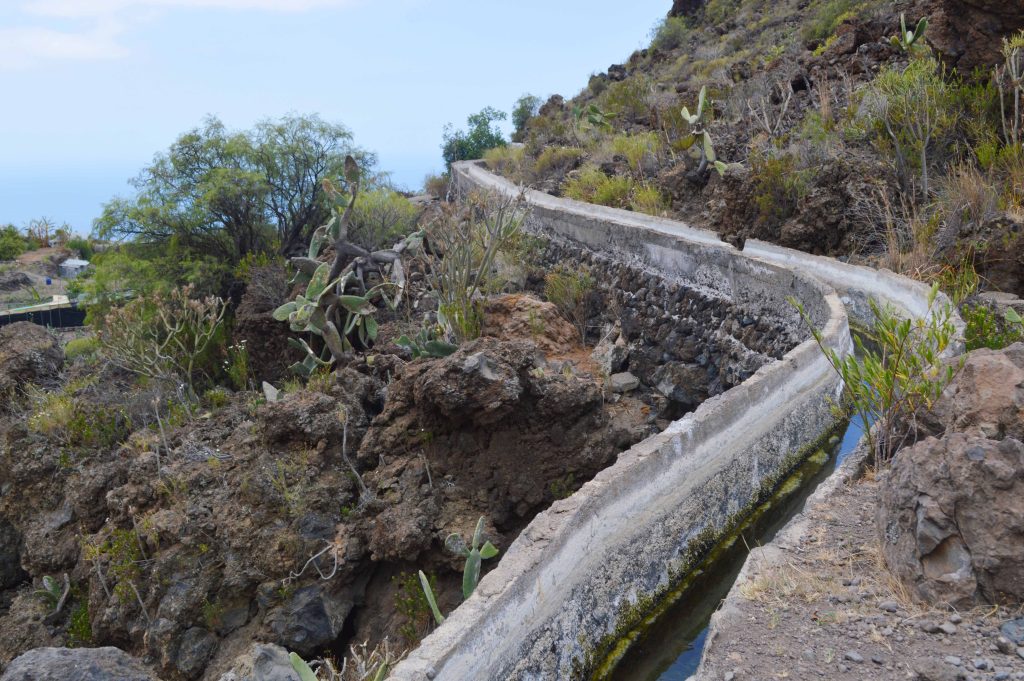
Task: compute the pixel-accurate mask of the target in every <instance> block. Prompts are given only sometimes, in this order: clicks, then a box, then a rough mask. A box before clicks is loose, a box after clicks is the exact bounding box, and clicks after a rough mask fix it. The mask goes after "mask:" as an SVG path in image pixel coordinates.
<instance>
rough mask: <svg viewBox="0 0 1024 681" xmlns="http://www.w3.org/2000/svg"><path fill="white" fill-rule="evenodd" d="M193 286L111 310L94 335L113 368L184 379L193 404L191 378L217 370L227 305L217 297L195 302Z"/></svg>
mask: <svg viewBox="0 0 1024 681" xmlns="http://www.w3.org/2000/svg"><path fill="white" fill-rule="evenodd" d="M191 294H192V289H191V287H187V286H186V287H185V288H181V289H174V290H172V291H171V292H170V293H169V294H161V293H153V294H151V295H150V296H146V297H140V298H136V299H134V300H132V301H130V302H128V303H127V304H126V305H124V306H122V307H117V308H112V309H111V310H110V311H109V312H107V314H106V315H105V316H104V317H103V319H102V322H101V324H100V325H99V328H98V330H97V336H98V338H99V341H100V344H101V346H102V348H103V354H104V355H105V356H106V358H107V359H109V360H110V361H111V362H112V363H113V364H115V365H117V366H119V367H121V368H123V369H126V370H128V371H131V372H133V373H136V374H139V375H140V376H145V377H147V378H151V379H153V380H156V381H165V382H173V381H184V383H185V385H186V386H187V387H188V389H189V395H190V397H191V398H192V399H193V400H194V399H195V398H196V392H195V383H194V381H195V378H196V376H197V375H198V374H201V373H203V374H206V375H211V374H213V373H214V372H215V371H216V367H215V365H214V363H213V362H212V361H211V359H212V357H217V356H221V353H220V351H219V349H218V348H217V346H218V345H219V344H220V343H222V342H223V341H224V335H225V334H224V326H223V324H222V322H223V320H224V314H225V313H226V311H227V305H225V303H224V301H223V300H221V299H220V298H215V297H213V296H208V297H206V298H201V299H194V298H192V297H191Z"/></svg>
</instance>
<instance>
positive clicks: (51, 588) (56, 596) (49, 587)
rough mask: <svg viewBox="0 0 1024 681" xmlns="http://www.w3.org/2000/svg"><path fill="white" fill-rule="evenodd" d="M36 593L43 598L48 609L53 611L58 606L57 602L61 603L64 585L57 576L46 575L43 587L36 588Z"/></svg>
mask: <svg viewBox="0 0 1024 681" xmlns="http://www.w3.org/2000/svg"><path fill="white" fill-rule="evenodd" d="M35 595H36V596H38V597H39V598H40V599H42V601H43V602H44V603H45V604H46V607H47V609H48V610H51V611H52V610H55V609H56V608H57V604H58V603H60V599H61V596H63V595H64V587H63V586H62V585H61V583H60V582H59V581H58V580H57V578H56V577H51V576H50V575H44V576H43V588H41V589H36V590H35Z"/></svg>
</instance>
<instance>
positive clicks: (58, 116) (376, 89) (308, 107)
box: [0, 0, 671, 233]
mask: <svg viewBox="0 0 1024 681" xmlns="http://www.w3.org/2000/svg"><path fill="white" fill-rule="evenodd" d="M670 6H671V2H670V0H633V1H631V2H624V1H623V0H554V1H548V2H539V1H536V0H517V1H491V0H475V1H471V0H433V1H428V0H0V224H3V223H6V222H13V223H15V224H17V225H19V226H20V225H22V224H24V223H25V222H27V221H28V220H30V219H32V218H35V217H40V216H47V217H50V218H52V219H54V220H57V221H58V222H65V221H66V222H69V223H70V224H71V225H72V227H74V229H75V230H76V231H77V232H80V233H86V232H88V230H89V229H90V226H91V222H92V219H93V218H95V217H96V216H97V215H98V214H99V211H100V206H101V205H102V204H103V203H104V202H105V201H107V200H108V199H110V198H111V197H113V196H115V195H130V193H131V188H130V187H129V186H128V184H127V180H128V179H129V178H131V177H133V176H134V175H136V174H137V173H138V171H139V170H140V169H141V168H142V167H143V166H145V165H146V164H147V163H149V161H150V160H151V159H152V157H153V155H154V154H155V153H156V152H158V151H161V150H164V149H166V148H167V147H168V146H169V145H170V144H171V142H173V141H174V139H175V137H176V136H177V135H179V134H180V133H182V132H184V131H186V130H188V129H190V128H192V127H194V126H196V125H198V124H199V123H200V122H201V120H202V118H203V117H204V116H205V115H207V114H214V115H216V116H219V117H220V118H221V119H222V120H223V121H224V122H225V124H226V125H228V127H229V128H233V129H243V128H247V127H249V126H250V125H252V124H253V123H254V122H256V121H257V120H260V119H263V118H268V117H277V116H281V115H282V114H285V113H288V112H295V113H300V114H307V113H317V114H320V115H321V116H322V117H323V118H324V119H326V120H329V121H332V122H339V123H343V124H345V125H346V126H348V127H349V128H350V129H351V130H352V131H353V133H354V134H355V140H356V143H357V144H359V145H360V146H363V147H365V148H367V149H371V150H373V151H376V152H377V153H378V155H379V158H380V164H379V167H380V169H381V170H388V171H391V172H392V173H393V177H394V179H395V180H396V182H397V183H398V184H400V185H403V186H406V187H408V188H418V187H419V186H421V184H422V180H423V177H424V176H425V175H426V174H427V173H428V172H436V171H438V170H440V168H441V165H442V164H441V159H440V151H439V145H440V142H441V131H442V128H443V126H444V124H445V123H447V122H452V123H455V124H456V125H459V126H462V125H464V123H465V118H466V116H467V115H468V114H470V113H473V112H475V111H478V110H479V109H481V108H482V107H484V106H487V105H491V106H495V107H497V108H499V109H503V110H505V111H510V110H511V108H512V104H513V102H514V101H515V100H516V99H517V98H518V97H519V96H520V95H521V94H523V93H524V92H531V93H534V94H537V95H539V96H542V97H546V96H547V95H549V94H552V93H559V94H562V95H565V96H571V95H574V94H576V93H577V92H578V91H579V90H581V89H582V88H583V86H584V85H586V82H587V78H588V76H589V75H590V74H591V73H593V72H597V71H603V70H605V69H606V68H607V67H608V65H609V64H612V63H619V62H622V61H624V60H625V59H626V58H627V57H628V56H629V54H630V53H631V52H632V51H633V50H634V49H636V48H638V47H642V46H643V45H645V44H646V43H647V39H648V34H649V31H650V29H651V27H652V26H653V25H654V24H656V23H657V21H658V20H659V19H660V18H662V17H663V16H664V15H665V14H666V13H667V12H668V9H669V7H670Z"/></svg>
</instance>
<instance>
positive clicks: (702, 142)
mask: <svg viewBox="0 0 1024 681" xmlns="http://www.w3.org/2000/svg"><path fill="white" fill-rule="evenodd" d="M709 110H710V106H709V104H708V101H707V87H706V86H701V88H700V94H699V95H698V96H697V111H696V112H695V113H690V109H689V108H688V107H685V106H684V107H683V110H682V116H683V120H684V121H686V122H687V124H688V125H689V126H690V136H689V138H688V139H686V140H684V141H683V147H684V148H685V149H689V148H690V147H692V146H693V145H695V144H696V145H697V148H698V150H699V152H700V164H699V165H698V166H697V173H696V174H697V176H698V177H700V178H704V177H706V176H707V173H708V164H711V165H713V166H714V167H715V170H717V171H718V173H719V174H720V175H721V174H724V173H725V170H726V167H727V166H726V164H724V163H722V162H721V161H719V160H718V158H717V156H716V155H715V147H714V145H713V144H712V142H711V133H710V132H708V130H707V128H706V123H707V114H708V111H709Z"/></svg>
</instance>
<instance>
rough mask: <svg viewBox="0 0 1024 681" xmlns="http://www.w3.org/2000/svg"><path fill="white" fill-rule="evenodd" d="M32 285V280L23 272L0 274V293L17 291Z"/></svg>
mask: <svg viewBox="0 0 1024 681" xmlns="http://www.w3.org/2000/svg"><path fill="white" fill-rule="evenodd" d="M31 285H32V279H31V278H30V277H29V276H28V275H27V274H25V273H24V272H0V291H4V292H7V291H17V290H19V289H23V288H25V287H26V286H31Z"/></svg>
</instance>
